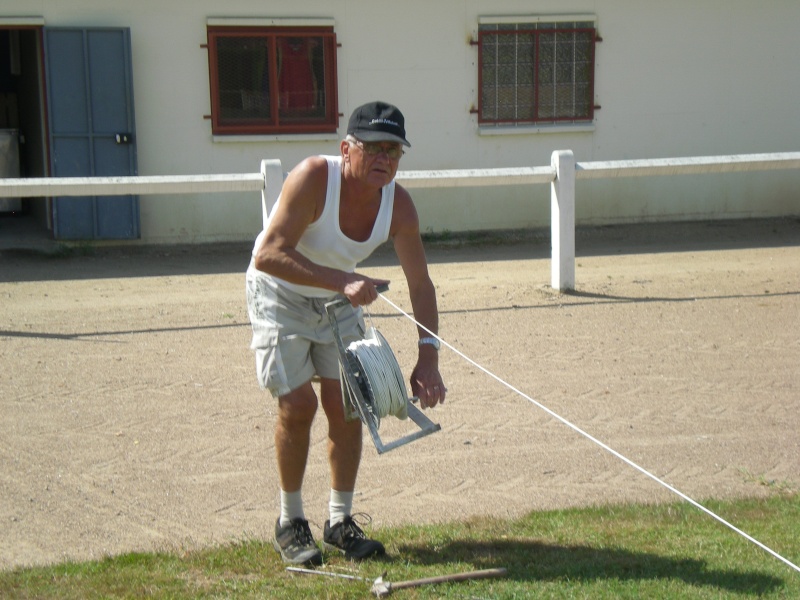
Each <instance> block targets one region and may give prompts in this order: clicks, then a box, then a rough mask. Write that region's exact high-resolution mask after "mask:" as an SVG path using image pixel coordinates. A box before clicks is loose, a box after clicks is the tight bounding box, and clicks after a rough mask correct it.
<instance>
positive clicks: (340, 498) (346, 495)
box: [328, 488, 353, 527]
mask: <svg viewBox="0 0 800 600" xmlns="http://www.w3.org/2000/svg"><path fill="white" fill-rule="evenodd" d="M352 510H353V492H340V491H339V490H334V489H333V488H331V500H330V503H329V504H328V511H329V512H330V515H331V527H333V526H334V525H337V524H338V523H341V522H342V521H344V518H345V517H349V516H350V512H351V511H352Z"/></svg>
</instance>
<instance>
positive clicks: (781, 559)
mask: <svg viewBox="0 0 800 600" xmlns="http://www.w3.org/2000/svg"><path fill="white" fill-rule="evenodd" d="M378 295H379V296H380V297H381V298H382V299H383V300H384V301H385V302H386V303H387V304H389V305H390V306H392V307H393V308H394V309H395V310H396V311H398V312H399V313H400V314H402V315H403V316H404V317H406V318H408V319H410V320H411V321H413V322H414V323H415V324H416V325H417V327H420V328H422V329H424V330H425V331H427V332H428V333H429V334H431V335H432V336H434V337H435V338H436V339H437V340H439V341H440V342H441V343H442V344H444V345H445V346H447V347H448V348H450V350H452V351H453V352H455V353H456V354H458V355H459V356H460V357H461V358H463V359H464V360H466V361H467V362H469V363H470V364H471V365H473V366H474V367H476V368H478V369H480V370H481V371H483V372H484V373H486V374H487V375H488V376H489V377H491V378H492V379H494V380H495V381H497V382H498V383H500V384H502V385H504V386H505V387H507V388H508V389H510V390H511V391H512V392H515V393H517V394H519V395H520V396H522V397H523V398H525V399H526V400H528V402H531V403H532V404H534V405H536V406H537V407H539V408H540V409H542V410H543V411H544V412H546V413H547V414H548V415H550V416H551V417H553V418H555V419H557V420H558V421H560V422H561V423H563V424H564V425H566V426H567V427H569V428H570V429H572V430H574V431H576V432H577V433H579V434H581V435H582V436H583V437H585V438H587V439H588V440H590V441H592V442H594V443H595V444H597V445H598V446H600V447H601V448H603V450H605V451H607V452H609V453H611V454H613V455H614V456H616V457H617V458H618V459H620V460H621V461H623V462H624V463H626V464H628V465H630V466H631V467H633V468H634V469H636V470H637V471H639V472H640V473H642V474H644V475H647V477H649V478H650V479H652V480H653V481H655V482H656V483H658V484H659V485H662V486H664V487H665V488H667V489H668V490H669V491H670V492H672V493H674V494H677V495H678V496H680V497H681V498H683V499H684V500H686V501H687V502H689V503H690V504H692V505H693V506H695V507H697V508H699V509H700V510H702V511H703V512H704V513H706V514H707V515H709V516H710V517H713V518H714V519H716V520H717V521H719V522H720V523H722V524H723V525H725V526H726V527H728V528H729V529H731V530H733V531H735V532H736V533H738V534H739V535H741V536H742V537H743V538H745V539H746V540H749V541H750V542H752V543H753V544H755V545H756V546H758V547H759V548H761V549H762V550H764V551H766V552H768V553H769V554H771V555H772V556H774V557H775V558H777V559H778V560H780V561H782V562H784V563H786V564H787V565H788V566H789V567H791V568H792V569H794V570H795V571H797V572H798V573H800V567H799V566H797V565H796V564H794V563H793V562H791V561H790V560H788V559H786V558H784V557H783V556H781V555H780V554H778V553H777V552H775V551H774V550H772V549H771V548H769V547H768V546H766V545H764V544H762V543H761V542H759V541H758V540H757V539H755V538H754V537H752V536H750V535H748V534H747V533H745V532H744V531H742V530H741V529H739V528H738V527H736V526H735V525H733V524H732V523H729V522H728V521H726V520H725V519H723V518H722V517H720V516H719V515H717V514H716V513H714V512H713V511H711V510H709V509H707V508H706V507H705V506H703V505H702V504H700V503H699V502H696V501H695V500H692V499H691V498H690V497H689V496H687V495H686V494H684V493H683V492H681V491H680V490H678V489H676V488H674V487H672V486H671V485H670V484H668V483H667V482H666V481H663V480H661V479H659V478H658V477H656V476H655V475H653V474H652V473H650V472H649V471H648V470H647V469H645V468H644V467H640V466H639V465H637V464H636V463H635V462H633V461H632V460H630V459H629V458H626V457H625V456H623V455H622V454H620V453H619V452H617V451H616V450H614V449H613V448H611V447H610V446H608V445H606V444H604V443H603V442H601V441H600V440H598V439H597V438H595V437H594V436H592V435H590V434H589V433H587V432H586V431H584V430H583V429H581V428H580V427H578V426H577V425H573V424H572V423H570V422H569V421H567V420H566V419H565V418H564V417H562V416H560V415H558V414H556V413H555V412H553V411H552V410H550V409H549V408H547V407H546V406H545V405H544V404H542V403H541V402H538V401H537V400H534V399H533V398H531V397H530V396H528V395H527V394H525V393H524V392H522V391H520V390H518V389H517V388H515V387H514V386H513V385H511V384H510V383H508V382H506V381H504V380H503V379H501V378H500V377H498V376H497V375H495V374H494V373H492V372H491V371H489V370H488V369H486V368H485V367H483V366H482V365H479V364H478V363H477V362H475V361H474V360H472V359H471V358H470V357H469V356H467V355H466V354H464V353H463V352H461V351H460V350H458V349H457V348H455V347H454V346H452V345H451V344H449V343H448V342H446V341H445V340H443V339H442V338H440V337H439V336H438V335H437V334H436V333H434V332H433V331H431V330H430V329H428V328H427V327H425V326H424V325H422V324H421V323H420V322H418V321H417V320H416V319H414V317H412V316H411V315H409V314H408V313H407V312H405V311H404V310H403V309H402V308H400V307H399V306H397V305H396V304H395V303H394V302H392V301H391V300H389V299H388V298H387V297H386V296H384V295H383V294H381V293H379V294H378Z"/></svg>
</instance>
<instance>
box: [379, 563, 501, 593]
mask: <svg viewBox="0 0 800 600" xmlns="http://www.w3.org/2000/svg"><path fill="white" fill-rule="evenodd" d="M507 573H508V571H507V570H506V569H502V568H500V569H483V570H481V571H470V572H468V573H453V574H452V575H439V576H437V577H426V578H425V579H413V580H411V581H398V582H397V583H392V584H391V588H392V590H402V589H405V588H412V587H419V586H422V585H433V584H437V583H448V582H450V581H467V580H469V579H486V578H488V577H504V576H505V575H506V574H507Z"/></svg>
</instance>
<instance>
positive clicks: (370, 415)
mask: <svg viewBox="0 0 800 600" xmlns="http://www.w3.org/2000/svg"><path fill="white" fill-rule="evenodd" d="M388 289H389V286H388V285H387V286H379V287H378V291H379V292H385V291H386V290H388ZM344 304H349V301H348V300H347V299H346V298H339V299H336V300H332V301H331V302H328V303H326V304H325V311H326V312H327V314H328V320H330V322H331V329H332V330H333V339H334V341H335V342H336V347H337V349H338V350H339V370H340V372H341V380H342V400H343V402H344V413H345V418H346V419H347V420H348V421H353V420H355V419H360V420H361V422H362V423H364V425H366V426H367V429H368V430H369V434H370V437H371V438H372V443H373V444H375V449H376V450H377V451H378V454H383V453H384V452H389V451H390V450H394V449H395V448H399V447H400V446H405V445H406V444H408V443H409V442H413V441H414V440H418V439H420V438H422V437H425V436H427V435H430V434H432V433H434V432H436V431H439V430H440V429H441V426H440V425H439V424H438V423H434V422H433V421H431V420H430V419H429V418H428V417H427V416H425V414H424V413H423V412H422V411H421V410H420V409H418V408H417V407H416V406H414V405H413V404H412V402H413V401H416V400H417V398H416V397H415V398H407V399H406V403H407V409H408V416H409V418H410V419H411V420H412V421H413V422H414V424H415V425H416V426H417V427H418V428H419V430H418V431H413V432H411V433H409V434H407V435H405V436H403V437H400V438H398V439H396V440H393V441H391V442H388V443H384V442H383V440H381V436H380V434H379V433H378V426H379V425H380V417H379V416H378V415H377V414H376V413H375V410H374V406H373V403H372V397H369V398H367V397H365V395H364V393H363V391H362V386H361V385H360V382H359V375H358V371H359V366H358V365H357V364H353V363H354V362H355V361H354V360H353V359H352V358H351V357H350V356H348V352H347V349H346V348H345V346H344V342H343V341H342V336H341V334H340V333H339V323H338V322H337V321H336V316H335V312H334V311H335V309H336V308H338V307H340V306H343V305H344ZM365 387H366V388H367V390H369V387H370V382H369V381H366V380H365Z"/></svg>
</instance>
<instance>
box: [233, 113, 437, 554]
mask: <svg viewBox="0 0 800 600" xmlns="http://www.w3.org/2000/svg"><path fill="white" fill-rule="evenodd" d="M404 146H408V147H410V144H409V143H408V141H407V140H406V132H405V120H404V118H403V114H402V113H401V112H400V111H399V110H398V109H397V108H396V107H395V106H392V105H391V104H387V103H385V102H370V103H368V104H365V105H363V106H360V107H359V108H357V109H356V110H355V111H354V112H353V114H352V116H351V117H350V121H349V124H348V128H347V137H346V138H345V139H344V140H343V141H342V142H341V144H340V147H339V150H340V155H339V156H312V157H310V158H307V159H305V160H304V161H302V162H301V163H300V164H299V165H298V166H297V167H296V168H295V169H294V170H292V172H291V173H290V174H289V176H288V178H287V179H286V182H285V183H284V186H283V189H282V191H281V195H280V198H279V199H278V201H277V203H276V204H275V206H274V208H273V209H272V211H271V213H270V216H269V222H268V224H267V226H266V228H265V229H264V231H262V232H261V234H260V235H259V236H258V238H257V239H256V243H255V247H254V249H253V257H252V261H251V263H250V267H249V268H248V270H247V304H248V312H249V315H250V321H251V324H252V327H253V341H252V344H251V347H252V348H253V349H254V350H255V354H256V371H257V375H258V380H259V384H260V385H261V387H262V388H266V389H268V390H269V391H270V392H271V393H272V395H273V396H275V397H276V398H277V401H278V416H277V422H276V424H275V450H276V455H277V467H278V473H279V479H280V487H281V514H280V517H279V518H278V520H277V523H276V525H275V539H274V540H273V545H274V546H275V549H276V550H277V551H278V552H280V554H281V557H282V558H283V560H284V561H286V562H289V563H293V564H320V563H321V561H322V553H321V551H320V549H319V548H318V547H317V545H316V542H315V541H314V537H313V535H312V533H311V530H310V528H309V525H308V521H307V520H306V517H305V514H304V509H303V500H302V485H303V476H304V473H305V467H306V462H307V460H308V454H309V436H310V430H311V425H312V422H313V419H314V416H315V414H316V411H317V406H318V399H317V395H316V393H315V390H314V388H313V387H312V384H311V378H312V376H314V375H317V376H319V378H320V399H319V402H321V404H322V408H323V410H324V412H325V416H326V417H327V420H328V462H329V466H330V473H331V492H330V502H329V513H330V519H329V520H328V521H327V522H326V523H325V526H324V532H323V548H324V549H325V550H329V551H336V552H341V553H343V554H344V555H345V556H347V557H349V558H354V559H362V558H367V557H370V556H375V555H380V554H383V553H384V547H383V545H382V544H381V543H380V542H378V541H376V540H371V539H368V538H367V536H366V535H365V534H364V532H363V530H362V529H361V528H360V527H359V526H358V524H356V523H355V522H354V520H353V518H352V504H353V490H354V489H355V483H356V477H357V475H358V468H359V463H360V460H361V439H362V434H361V422H360V421H358V420H355V421H346V420H345V417H344V407H343V404H342V391H341V385H340V382H339V366H338V352H337V348H336V345H335V343H334V340H333V333H332V331H331V327H330V323H329V321H328V319H327V315H326V313H325V308H324V305H325V303H326V302H329V301H330V300H332V299H333V298H334V297H336V296H337V295H338V296H341V295H343V296H345V297H346V298H347V299H348V300H349V301H350V303H349V304H347V303H345V304H344V305H343V306H342V307H341V308H340V309H339V313H338V314H337V323H338V325H339V329H340V334H341V336H342V339H343V341H344V343H345V344H348V343H349V342H350V341H352V340H354V339H359V338H361V337H362V336H363V331H364V324H363V319H362V315H361V308H360V307H361V306H363V305H367V304H370V303H371V302H373V301H374V300H375V299H376V298H377V297H378V292H377V290H376V286H377V285H380V284H382V283H388V282H387V281H385V280H379V279H373V278H370V277H367V276H365V275H362V274H359V273H358V272H356V270H355V269H356V266H357V264H358V263H359V262H360V261H362V260H364V259H365V258H367V257H368V256H369V255H370V254H371V253H372V252H373V251H374V250H375V249H376V248H377V247H378V246H380V245H381V244H383V243H384V242H385V241H387V240H388V239H389V238H391V239H392V241H393V243H394V248H395V252H396V254H397V257H398V259H399V261H400V265H401V266H402V269H403V273H404V275H405V278H406V280H407V282H408V289H409V295H410V300H411V305H412V308H413V312H414V317H415V319H416V320H417V321H418V322H419V323H421V324H422V325H424V326H425V327H426V328H427V329H429V330H430V331H433V332H437V327H438V310H437V306H436V292H435V288H434V286H433V283H432V281H431V279H430V276H429V274H428V265H427V261H426V258H425V251H424V248H423V245H422V240H421V238H420V227H419V219H418V217H417V212H416V209H415V207H414V203H413V201H412V200H411V196H410V195H409V194H408V192H407V191H406V190H405V189H403V188H402V187H401V186H400V185H398V184H397V183H395V181H394V177H395V174H396V173H397V169H398V166H399V163H400V158H401V157H402V155H403V154H404V150H403V147H404ZM419 338H420V339H419V347H418V353H419V354H418V359H417V364H416V366H415V368H414V370H413V372H412V374H411V389H412V392H413V394H414V395H416V396H418V397H419V398H420V404H421V406H422V407H423V408H431V407H434V406H436V405H437V404H438V403H443V402H444V400H445V392H446V389H445V386H444V383H443V381H442V377H441V375H440V373H439V367H438V350H439V344H438V340H437V339H436V338H433V337H429V335H428V333H427V332H426V331H425V330H424V329H422V328H419Z"/></svg>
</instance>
